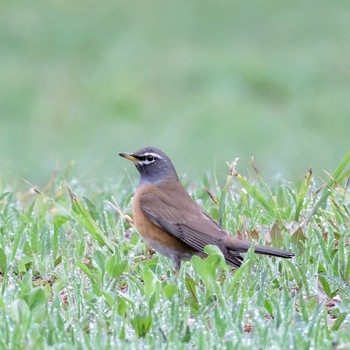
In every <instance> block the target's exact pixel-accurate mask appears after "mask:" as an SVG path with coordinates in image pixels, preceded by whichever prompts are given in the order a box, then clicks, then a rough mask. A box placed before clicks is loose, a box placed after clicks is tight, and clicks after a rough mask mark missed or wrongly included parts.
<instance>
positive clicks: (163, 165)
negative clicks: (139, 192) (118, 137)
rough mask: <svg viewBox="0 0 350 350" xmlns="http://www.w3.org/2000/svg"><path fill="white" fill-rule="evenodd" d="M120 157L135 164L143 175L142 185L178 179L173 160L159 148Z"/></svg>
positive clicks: (150, 148) (142, 150) (144, 149)
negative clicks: (172, 178) (143, 183)
mask: <svg viewBox="0 0 350 350" xmlns="http://www.w3.org/2000/svg"><path fill="white" fill-rule="evenodd" d="M119 155H120V156H121V157H124V158H126V159H129V160H131V161H132V162H133V163H134V164H135V166H136V168H137V170H138V171H139V173H140V175H141V183H142V182H157V181H162V180H165V179H168V178H171V177H175V178H177V174H176V170H175V168H174V166H173V164H172V163H171V160H170V159H169V157H168V156H167V155H166V154H165V153H163V152H162V151H161V150H159V149H158V148H155V147H145V148H141V149H139V150H138V151H136V152H133V153H119Z"/></svg>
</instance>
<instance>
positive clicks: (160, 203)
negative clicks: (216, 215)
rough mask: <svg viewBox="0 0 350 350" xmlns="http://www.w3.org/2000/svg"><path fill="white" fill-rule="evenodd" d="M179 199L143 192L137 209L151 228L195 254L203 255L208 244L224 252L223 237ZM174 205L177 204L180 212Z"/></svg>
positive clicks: (187, 201) (207, 219)
mask: <svg viewBox="0 0 350 350" xmlns="http://www.w3.org/2000/svg"><path fill="white" fill-rule="evenodd" d="M186 195H187V193H186ZM175 196H176V194H175ZM181 198H182V201H181V200H180V201H177V200H176V198H172V199H173V200H169V199H168V198H165V197H162V196H161V195H159V194H157V192H155V193H154V192H147V193H144V194H142V195H141V196H140V208H141V210H142V211H143V212H144V213H145V215H146V216H147V217H148V219H149V220H150V221H152V223H153V224H155V225H157V226H158V227H160V228H162V229H163V230H165V231H167V232H168V233H170V234H171V235H173V236H174V237H176V238H178V239H179V240H181V241H182V242H184V243H186V244H188V245H189V246H190V247H192V248H193V249H195V250H197V251H200V252H201V251H203V249H204V247H205V246H206V245H208V244H214V245H217V246H219V248H221V250H225V248H224V245H223V243H224V240H225V238H226V237H227V233H226V232H225V231H224V230H223V229H222V228H221V227H220V226H219V225H218V224H217V223H216V222H215V221H214V220H213V219H211V218H210V217H209V216H207V215H206V214H204V213H203V212H202V210H201V208H200V207H199V206H198V205H197V204H196V203H195V202H193V201H192V199H191V198H190V197H189V196H188V197H183V196H182V197H181ZM174 203H181V208H179V207H176V206H175V205H174Z"/></svg>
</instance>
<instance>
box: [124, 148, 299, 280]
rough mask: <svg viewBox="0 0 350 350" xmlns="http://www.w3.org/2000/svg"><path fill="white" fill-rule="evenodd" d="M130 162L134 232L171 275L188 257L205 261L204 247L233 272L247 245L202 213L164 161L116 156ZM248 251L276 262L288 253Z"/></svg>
mask: <svg viewBox="0 0 350 350" xmlns="http://www.w3.org/2000/svg"><path fill="white" fill-rule="evenodd" d="M119 155H120V156H121V157H123V158H126V159H128V160H130V161H132V162H133V163H134V165H135V166H136V169H137V170H138V171H139V173H140V182H139V184H138V186H137V188H136V191H135V194H134V199H133V204H132V214H133V221H134V224H135V227H136V228H137V230H138V231H139V233H140V234H141V236H142V237H143V239H144V240H145V241H146V243H147V244H148V245H149V246H150V247H151V248H153V249H154V250H155V251H156V252H158V253H160V254H162V255H165V256H166V257H168V258H170V259H171V260H172V261H173V264H174V268H175V273H176V276H178V274H179V271H180V267H181V262H182V261H183V260H190V259H191V257H192V256H193V255H198V256H200V257H206V254H205V252H204V248H205V246H207V245H209V244H210V245H215V246H217V247H218V248H219V249H220V250H221V252H222V254H223V256H224V258H225V261H226V264H228V265H229V266H232V267H234V268H239V267H240V266H241V264H242V261H243V256H242V253H244V252H247V251H248V249H249V248H250V246H251V243H250V242H247V241H244V240H241V239H238V238H236V237H233V236H232V235H231V234H229V233H228V232H227V231H225V230H224V229H223V228H222V227H221V226H220V225H219V224H218V223H217V222H216V221H215V220H214V219H212V218H211V217H210V216H209V215H208V214H206V213H205V212H204V211H203V209H202V208H201V206H200V205H199V204H197V203H196V202H195V201H194V200H193V199H192V197H191V196H190V195H189V194H188V192H187V191H186V190H185V188H184V187H183V185H182V184H181V182H180V180H179V177H178V175H177V172H176V170H175V168H174V165H173V164H172V162H171V160H170V158H169V157H168V156H167V155H166V154H165V153H164V152H162V151H161V150H159V149H158V148H156V147H144V148H141V149H139V150H138V151H136V152H133V153H119ZM254 252H255V253H257V254H265V255H270V256H276V257H281V258H287V259H288V258H292V257H293V256H294V254H293V253H292V252H287V251H285V250H282V249H277V248H272V247H268V246H263V245H258V244H256V245H255V247H254Z"/></svg>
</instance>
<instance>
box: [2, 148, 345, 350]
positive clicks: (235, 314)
mask: <svg viewBox="0 0 350 350" xmlns="http://www.w3.org/2000/svg"><path fill="white" fill-rule="evenodd" d="M349 157H350V153H349V154H347V155H346V156H345V157H344V159H343V161H342V162H341V163H340V164H339V166H338V167H337V169H336V170H335V171H334V172H333V174H332V175H325V176H324V179H323V180H319V179H315V178H314V176H313V174H312V173H311V172H308V173H307V174H306V176H305V179H304V181H301V182H300V183H299V182H297V183H295V184H292V183H283V182H282V183H275V184H273V185H272V186H271V187H270V186H269V187H268V185H266V183H265V181H264V178H263V176H262V175H261V174H260V173H259V171H258V169H257V168H256V166H255V164H254V163H253V169H254V170H255V172H254V171H253V173H254V174H255V175H254V176H251V177H250V178H245V177H243V176H242V175H241V174H240V172H239V171H238V170H237V167H238V165H239V164H238V165H237V164H236V163H234V164H232V165H231V167H230V172H229V174H228V177H227V181H226V183H225V185H224V186H223V187H221V186H219V185H218V183H217V182H216V181H214V180H213V181H209V180H207V179H206V180H205V181H204V183H205V186H206V189H205V188H204V187H203V186H202V184H200V183H197V184H189V185H188V186H187V187H188V189H189V191H190V192H191V194H192V196H193V198H194V199H195V200H196V201H198V202H199V203H200V204H201V205H202V206H203V207H204V208H205V210H206V211H207V212H208V213H210V215H212V216H213V217H214V218H216V219H217V220H221V222H222V225H223V226H224V227H225V228H226V229H227V230H230V231H231V232H233V234H236V235H238V236H240V237H242V238H244V239H255V240H257V241H258V242H260V243H265V244H271V243H273V245H274V246H279V247H284V248H285V249H290V250H292V251H293V252H294V253H295V258H293V259H292V260H290V261H283V260H281V259H276V258H268V257H263V256H256V255H255V254H254V253H253V251H252V250H250V251H249V252H248V253H247V254H246V257H245V260H244V263H243V266H242V267H241V268H240V269H238V270H237V271H232V270H231V269H230V268H228V267H227V266H226V265H225V264H224V263H223V259H222V256H221V254H220V252H218V251H217V249H215V247H211V246H208V247H207V248H206V249H207V253H208V258H206V259H200V258H198V257H195V258H193V259H192V261H191V262H190V263H184V264H183V266H182V268H181V271H180V276H179V278H178V279H176V277H175V275H174V270H173V266H172V263H171V261H169V260H168V259H167V258H165V257H162V256H160V255H158V254H155V255H153V256H151V255H150V254H149V252H148V250H147V248H146V245H145V244H144V243H143V241H142V239H141V238H140V237H139V236H138V234H137V233H136V232H135V230H134V229H133V227H132V220H131V218H130V215H131V214H130V202H131V200H132V193H133V190H134V185H133V183H131V182H130V181H129V180H128V179H124V180H121V181H120V182H119V183H117V184H113V185H105V186H104V187H103V186H100V187H98V186H96V185H94V186H92V185H90V186H88V185H85V186H84V184H80V183H79V182H78V181H77V180H75V179H70V180H66V181H61V180H60V179H58V178H54V179H52V181H51V182H50V183H49V184H48V185H47V186H46V187H45V188H41V189H39V188H37V187H35V186H29V185H28V184H27V183H23V184H22V185H21V186H17V187H11V184H1V186H0V187H1V188H0V189H1V191H0V192H1V193H2V194H1V196H0V231H1V234H0V283H1V284H0V287H1V293H0V348H1V349H67V348H69V349H119V348H120V349H125V348H133V349H134V348H155V347H157V348H159V349H188V348H195V349H204V348H207V349H209V348H213V349H214V348H215V349H225V348H230V349H256V348H258V349H287V348H288V349H310V348H313V349H339V350H340V349H345V348H348V347H349V346H350V333H349V322H350V301H349V300H350V288H349V281H350V254H349V253H350V245H349V244H350V223H349V217H350V213H349V211H350V200H349V198H350V194H349V188H348V185H349V175H350V168H349V166H350V160H349ZM208 193H210V196H209V195H208Z"/></svg>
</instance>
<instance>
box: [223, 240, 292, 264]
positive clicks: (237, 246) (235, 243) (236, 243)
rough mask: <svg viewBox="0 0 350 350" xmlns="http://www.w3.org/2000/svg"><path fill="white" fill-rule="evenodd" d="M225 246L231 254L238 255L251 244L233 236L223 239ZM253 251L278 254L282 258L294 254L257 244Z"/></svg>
mask: <svg viewBox="0 0 350 350" xmlns="http://www.w3.org/2000/svg"><path fill="white" fill-rule="evenodd" d="M225 246H226V248H227V249H228V250H229V251H230V253H233V255H238V254H239V253H244V252H246V251H248V249H249V248H250V246H251V244H250V243H249V242H246V241H242V240H240V239H237V238H234V237H229V238H228V239H226V240H225ZM254 252H255V253H257V254H264V255H271V256H278V257H280V258H284V259H290V258H292V257H293V256H294V254H293V253H291V252H287V251H285V250H282V249H278V248H272V247H267V246H263V245H259V244H257V245H256V246H255V249H254Z"/></svg>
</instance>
